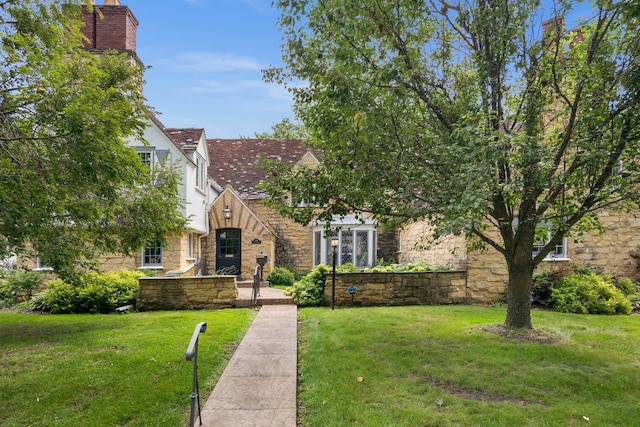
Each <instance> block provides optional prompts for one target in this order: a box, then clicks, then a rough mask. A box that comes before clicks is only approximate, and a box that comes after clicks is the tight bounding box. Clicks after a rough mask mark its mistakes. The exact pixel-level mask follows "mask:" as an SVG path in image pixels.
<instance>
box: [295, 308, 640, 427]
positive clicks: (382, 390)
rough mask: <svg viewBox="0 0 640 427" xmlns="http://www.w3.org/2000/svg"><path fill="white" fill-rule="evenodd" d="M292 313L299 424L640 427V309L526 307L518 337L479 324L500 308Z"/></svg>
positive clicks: (494, 318)
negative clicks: (527, 331) (585, 311)
mask: <svg viewBox="0 0 640 427" xmlns="http://www.w3.org/2000/svg"><path fill="white" fill-rule="evenodd" d="M299 318H300V319H301V324H300V328H299V336H300V345H299V348H298V352H299V374H300V378H299V381H300V383H299V390H298V417H299V419H300V420H301V423H302V425H304V426H309V427H316V426H323V427H326V426H385V427H387V426H394V427H395V426H411V427H426V426H536V427H538V426H587V425H590V426H640V316H594V315H573V314H561V313H555V312H548V311H534V312H533V322H534V325H535V326H536V327H537V328H538V329H537V330H538V331H539V332H542V333H543V336H532V337H529V338H530V339H527V340H522V339H517V338H505V337H503V336H501V335H499V334H496V333H493V332H490V331H487V330H486V329H490V327H491V326H495V325H498V324H501V323H502V322H504V318H505V310H504V309H501V308H483V307H467V306H428V307H427V306H413V307H390V308H355V309H339V310H335V311H331V310H329V309H326V308H314V309H303V310H301V311H300V312H299ZM482 328H485V329H484V330H483V329H482ZM549 336H551V337H553V340H548V339H546V337H549Z"/></svg>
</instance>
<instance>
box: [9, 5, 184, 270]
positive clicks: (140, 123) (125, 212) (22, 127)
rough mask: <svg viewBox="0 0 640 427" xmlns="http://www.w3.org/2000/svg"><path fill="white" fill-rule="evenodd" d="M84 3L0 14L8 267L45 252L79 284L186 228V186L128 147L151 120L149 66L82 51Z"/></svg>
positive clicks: (11, 7)
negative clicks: (88, 273) (97, 269)
mask: <svg viewBox="0 0 640 427" xmlns="http://www.w3.org/2000/svg"><path fill="white" fill-rule="evenodd" d="M80 3H81V2H80V1H78V0H75V1H61V0H54V1H45V0H24V1H13V0H12V1H7V2H3V4H2V7H1V8H0V26H1V27H2V28H1V31H0V58H1V62H2V64H1V66H0V93H2V102H0V117H2V119H1V120H0V140H1V141H2V143H1V144H0V206H2V207H3V208H2V209H1V210H0V257H2V255H4V251H5V248H7V247H9V248H11V250H12V251H14V252H15V253H17V254H18V255H21V256H24V257H32V258H33V257H35V256H36V253H37V256H39V257H40V258H41V260H42V262H43V263H45V264H46V265H48V266H50V267H52V268H53V269H54V270H55V271H56V273H58V274H59V275H60V276H61V277H64V278H65V279H69V280H73V281H76V280H78V277H77V275H76V271H75V270H76V268H77V267H78V266H80V267H83V266H90V265H92V264H94V261H95V256H96V254H100V253H104V252H119V253H124V254H129V253H131V252H134V251H137V250H139V249H140V248H141V247H142V246H144V244H145V243H147V242H148V241H150V240H151V239H152V238H154V237H156V236H163V235H164V234H165V233H166V232H171V231H178V230H181V229H182V228H183V227H184V224H185V219H184V218H183V217H182V215H180V214H179V212H177V211H178V208H179V207H180V206H181V199H180V197H179V195H178V188H177V179H178V177H177V176H176V175H175V173H173V172H172V171H171V170H163V171H157V172H154V173H156V174H158V176H152V177H151V178H150V177H149V173H148V172H149V171H148V169H147V168H145V166H144V165H143V164H142V162H140V159H139V157H138V155H137V153H136V151H135V150H134V149H133V148H131V147H129V146H128V145H127V144H126V140H127V139H128V138H138V139H140V140H141V141H142V137H143V131H144V128H145V126H146V125H147V122H148V120H147V111H146V109H145V105H144V97H143V96H142V93H141V91H140V87H141V84H142V75H143V68H142V67H141V66H139V65H135V64H133V63H131V62H130V61H128V60H127V57H126V55H122V54H119V53H116V52H105V53H103V54H101V55H95V54H93V53H90V52H88V51H86V50H84V49H82V34H81V32H80V25H82V21H81V19H80V18H81V16H82V14H81V10H80ZM63 4H64V7H63ZM160 169H170V168H160ZM160 175H161V176H160Z"/></svg>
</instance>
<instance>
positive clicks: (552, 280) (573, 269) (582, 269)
mask: <svg viewBox="0 0 640 427" xmlns="http://www.w3.org/2000/svg"><path fill="white" fill-rule="evenodd" d="M572 273H578V274H592V273H596V270H595V269H594V268H593V267H589V266H576V265H572V264H571V265H568V266H564V267H562V268H560V269H558V270H553V271H551V270H549V271H544V272H542V273H540V274H536V275H534V276H533V285H532V287H531V302H532V303H533V304H538V305H541V306H543V307H549V308H551V307H553V300H552V298H551V288H553V287H554V286H555V285H557V284H558V282H559V281H560V279H562V278H563V277H564V276H566V275H569V274H572Z"/></svg>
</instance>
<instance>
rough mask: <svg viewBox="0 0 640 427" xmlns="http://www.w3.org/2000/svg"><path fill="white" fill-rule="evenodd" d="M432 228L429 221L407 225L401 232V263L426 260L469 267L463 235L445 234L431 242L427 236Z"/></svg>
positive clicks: (460, 267)
mask: <svg viewBox="0 0 640 427" xmlns="http://www.w3.org/2000/svg"><path fill="white" fill-rule="evenodd" d="M431 232H432V228H431V227H430V226H429V224H428V223H427V222H424V221H418V222H413V223H410V224H408V225H406V226H405V228H404V229H403V230H402V231H401V232H400V242H401V243H400V253H399V257H398V258H399V261H398V262H399V263H401V264H408V263H410V262H420V261H425V262H426V263H428V264H429V265H432V266H437V265H446V266H448V267H449V268H452V269H456V270H460V269H465V268H466V267H467V264H466V262H467V247H466V244H465V238H464V237H463V236H444V237H443V238H441V239H439V240H438V241H437V242H434V243H429V242H428V241H427V240H426V238H427V237H428V236H429V235H430V234H431Z"/></svg>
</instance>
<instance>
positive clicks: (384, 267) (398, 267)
mask: <svg viewBox="0 0 640 427" xmlns="http://www.w3.org/2000/svg"><path fill="white" fill-rule="evenodd" d="M449 269H450V268H449V266H446V265H438V266H435V267H433V266H431V265H429V264H427V263H426V262H424V261H420V262H410V263H409V264H387V263H384V262H381V263H380V264H378V265H376V266H374V267H371V268H365V270H364V271H365V273H399V272H403V271H447V270H449Z"/></svg>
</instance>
